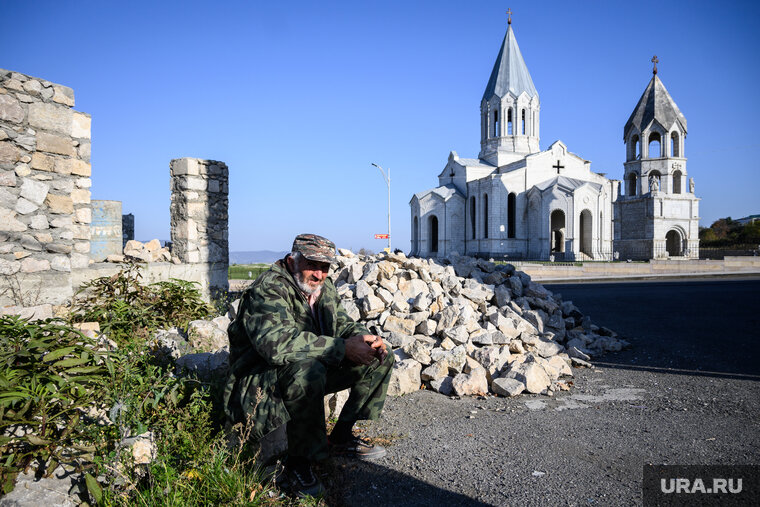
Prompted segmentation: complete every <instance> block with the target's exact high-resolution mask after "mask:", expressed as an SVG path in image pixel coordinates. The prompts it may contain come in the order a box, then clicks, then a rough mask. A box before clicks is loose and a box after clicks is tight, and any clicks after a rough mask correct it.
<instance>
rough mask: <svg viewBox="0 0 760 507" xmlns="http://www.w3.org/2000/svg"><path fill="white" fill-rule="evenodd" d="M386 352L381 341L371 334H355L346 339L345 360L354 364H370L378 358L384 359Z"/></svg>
mask: <svg viewBox="0 0 760 507" xmlns="http://www.w3.org/2000/svg"><path fill="white" fill-rule="evenodd" d="M387 355H388V352H387V351H386V348H385V343H384V342H383V339H382V338H380V337H379V336H375V335H372V334H357V335H354V336H351V337H350V338H346V359H348V360H349V361H351V362H352V363H356V364H365V365H366V364H370V363H371V362H372V360H373V359H375V358H378V359H380V362H382V361H383V360H384V359H385V356H387Z"/></svg>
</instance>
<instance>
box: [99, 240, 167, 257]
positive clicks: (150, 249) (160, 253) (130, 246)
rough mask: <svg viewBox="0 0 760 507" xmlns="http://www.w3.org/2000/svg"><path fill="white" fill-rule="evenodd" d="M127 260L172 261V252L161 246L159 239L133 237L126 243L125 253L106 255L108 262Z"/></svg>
mask: <svg viewBox="0 0 760 507" xmlns="http://www.w3.org/2000/svg"><path fill="white" fill-rule="evenodd" d="M126 260H135V261H139V262H172V254H171V253H170V252H169V249H168V248H167V247H161V242H160V241H158V240H157V239H152V240H150V241H148V242H147V243H143V242H141V241H137V240H134V239H131V240H129V241H127V243H126V244H125V245H124V254H123V255H119V254H111V255H109V256H108V257H106V262H125V261H126ZM177 262H178V261H177Z"/></svg>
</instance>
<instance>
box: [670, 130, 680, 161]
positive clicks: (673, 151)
mask: <svg viewBox="0 0 760 507" xmlns="http://www.w3.org/2000/svg"><path fill="white" fill-rule="evenodd" d="M678 141H679V139H678V132H673V133H672V134H670V156H671V157H680V156H681V148H680V146H679V143H678Z"/></svg>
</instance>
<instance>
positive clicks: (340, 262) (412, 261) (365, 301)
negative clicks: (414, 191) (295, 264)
mask: <svg viewBox="0 0 760 507" xmlns="http://www.w3.org/2000/svg"><path fill="white" fill-rule="evenodd" d="M339 253H340V256H339V257H338V259H337V267H335V268H334V271H333V272H331V275H330V276H331V277H332V279H333V281H334V282H335V285H336V288H337V289H338V293H339V294H340V296H341V302H342V304H343V306H344V308H345V309H346V311H347V312H348V314H349V315H350V316H351V317H352V318H354V319H355V320H357V321H360V322H362V323H364V324H365V325H366V326H367V327H368V328H369V330H370V331H371V332H373V333H375V334H379V335H381V336H383V337H384V338H386V339H387V340H388V341H389V342H390V343H391V344H392V345H393V348H394V353H395V354H396V365H395V368H394V374H393V378H392V380H391V385H390V387H389V389H388V394H389V395H400V394H405V393H409V392H413V391H416V390H418V389H420V388H421V387H424V388H426V389H432V390H434V391H437V392H440V393H442V394H447V395H449V394H455V395H458V396H464V395H477V394H486V393H488V392H492V393H495V394H498V395H501V396H516V395H518V394H520V393H522V392H523V391H527V392H529V393H536V394H538V393H541V394H547V395H552V394H553V393H554V392H556V391H558V390H568V389H569V384H568V381H567V380H564V379H563V378H567V377H572V375H573V372H572V369H571V366H575V367H584V366H586V367H587V366H590V364H589V363H588V361H589V360H590V359H591V358H592V357H595V356H598V355H601V354H603V353H605V352H608V351H619V350H621V349H622V348H623V347H625V346H627V345H628V343H627V342H626V341H624V340H622V339H620V338H617V336H616V334H615V333H614V332H612V331H611V330H609V329H606V328H604V327H601V328H600V327H597V326H595V325H593V324H591V322H590V319H588V318H584V316H583V315H582V314H581V312H580V311H579V310H578V309H577V308H576V307H575V306H574V305H573V303H572V302H571V301H564V302H563V301H562V300H561V297H560V296H559V295H554V294H552V293H551V292H550V291H548V290H547V289H545V288H544V287H543V286H542V285H540V284H538V283H536V282H533V281H531V279H530V276H529V275H527V274H525V273H523V272H521V271H516V270H515V268H514V266H512V265H511V264H496V263H493V262H488V261H484V260H482V259H475V258H471V257H454V258H451V259H446V260H438V259H417V258H407V257H405V256H404V255H403V254H380V255H377V256H357V255H354V254H353V253H352V252H350V251H348V250H344V249H339Z"/></svg>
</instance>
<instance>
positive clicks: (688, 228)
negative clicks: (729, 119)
mask: <svg viewBox="0 0 760 507" xmlns="http://www.w3.org/2000/svg"><path fill="white" fill-rule="evenodd" d="M651 61H652V63H653V64H654V65H653V68H652V79H651V80H650V81H649V84H648V85H647V87H646V89H645V90H644V93H643V94H642V95H641V98H640V99H639V102H638V103H637V104H636V107H635V108H634V109H633V113H631V116H630V117H629V118H628V121H627V122H626V124H625V127H624V128H623V142H624V143H625V146H626V150H625V151H626V157H625V160H626V161H625V163H624V164H623V167H624V174H623V187H622V189H621V195H620V196H619V197H618V199H617V201H616V203H615V210H616V215H617V217H616V221H617V223H618V227H617V230H616V232H615V236H616V237H615V250H617V251H619V252H620V255H623V256H625V257H626V258H632V259H658V258H671V257H680V258H683V257H686V258H699V199H698V198H697V197H696V196H695V195H694V179H693V178H689V177H688V173H687V172H686V153H685V144H686V133H687V131H686V118H685V117H684V115H683V114H682V113H681V111H680V109H678V106H677V105H676V103H675V101H674V100H673V98H672V97H671V96H670V94H669V93H668V90H666V89H665V85H664V84H663V83H662V81H661V80H660V78H659V76H658V75H657V64H658V63H659V59H658V58H657V56H654V57H652V60H651Z"/></svg>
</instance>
